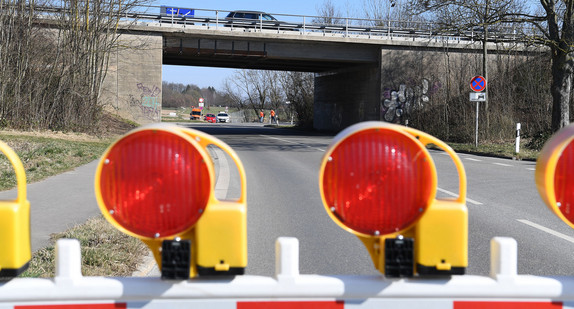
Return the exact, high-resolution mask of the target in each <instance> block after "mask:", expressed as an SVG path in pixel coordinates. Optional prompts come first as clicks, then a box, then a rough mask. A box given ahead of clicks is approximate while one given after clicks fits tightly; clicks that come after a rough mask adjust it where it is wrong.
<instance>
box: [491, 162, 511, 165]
mask: <svg viewBox="0 0 574 309" xmlns="http://www.w3.org/2000/svg"><path fill="white" fill-rule="evenodd" d="M492 164H496V165H500V166H512V165H510V164H504V163H498V162H494V163H492Z"/></svg>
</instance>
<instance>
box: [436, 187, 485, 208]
mask: <svg viewBox="0 0 574 309" xmlns="http://www.w3.org/2000/svg"><path fill="white" fill-rule="evenodd" d="M436 189H437V190H438V191H440V192H442V193H445V194H448V195H450V196H454V197H458V194H456V193H452V192H450V191H447V190H445V189H441V188H438V187H437V188H436ZM466 201H467V202H468V203H471V204H474V205H482V203H481V202H477V201H475V200H471V199H469V198H467V199H466Z"/></svg>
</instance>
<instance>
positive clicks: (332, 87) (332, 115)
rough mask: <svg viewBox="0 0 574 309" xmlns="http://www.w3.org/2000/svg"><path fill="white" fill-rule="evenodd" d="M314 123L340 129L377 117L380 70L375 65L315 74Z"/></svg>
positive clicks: (317, 125)
mask: <svg viewBox="0 0 574 309" xmlns="http://www.w3.org/2000/svg"><path fill="white" fill-rule="evenodd" d="M314 96H315V98H314V113H313V125H314V127H315V129H318V130H328V131H339V130H341V129H343V128H345V127H348V126H350V125H352V124H354V123H357V122H361V121H368V120H379V119H380V116H379V115H380V102H381V71H380V67H379V65H378V64H375V65H361V66H356V67H352V68H347V69H342V70H339V71H332V72H326V73H316V74H315V94H314Z"/></svg>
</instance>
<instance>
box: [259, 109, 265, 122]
mask: <svg viewBox="0 0 574 309" xmlns="http://www.w3.org/2000/svg"><path fill="white" fill-rule="evenodd" d="M264 117H265V114H263V110H261V111H260V112H259V122H261V123H263V118H264Z"/></svg>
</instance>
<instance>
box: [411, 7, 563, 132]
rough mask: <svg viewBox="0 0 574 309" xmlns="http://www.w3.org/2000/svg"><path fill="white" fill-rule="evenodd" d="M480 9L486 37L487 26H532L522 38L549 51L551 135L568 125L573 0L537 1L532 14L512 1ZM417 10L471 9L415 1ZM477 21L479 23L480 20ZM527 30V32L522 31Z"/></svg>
mask: <svg viewBox="0 0 574 309" xmlns="http://www.w3.org/2000/svg"><path fill="white" fill-rule="evenodd" d="M483 1H484V2H482V3H480V4H481V6H477V5H476V3H475V4H474V7H475V8H478V9H481V10H477V11H476V12H478V13H480V11H482V12H483V13H482V14H481V15H479V17H480V16H481V18H482V21H483V22H482V24H480V25H481V26H483V27H484V30H485V31H484V33H485V37H486V36H487V34H488V31H489V26H491V25H493V24H504V23H508V24H515V25H523V24H530V25H533V26H534V27H535V28H536V29H537V30H538V31H529V32H523V33H522V35H523V36H524V38H526V39H529V40H531V41H532V42H534V43H538V44H543V45H546V46H548V47H550V50H551V53H550V55H551V60H552V63H551V71H552V83H551V86H550V92H551V94H552V121H551V129H552V131H557V130H559V129H561V128H563V127H564V126H566V125H568V124H569V123H570V109H569V106H570V102H571V97H572V93H571V91H572V74H573V72H574V58H573V56H574V54H573V51H574V49H573V47H574V0H565V1H556V0H540V4H541V8H542V10H540V9H538V10H536V12H535V13H531V12H528V11H527V10H525V7H526V6H525V3H524V2H519V1H516V2H514V1H511V0H505V1H501V0H497V1H493V0H483ZM416 3H417V4H418V7H419V8H424V9H425V10H436V9H439V10H440V9H441V8H442V11H446V7H445V6H444V4H454V5H456V7H458V8H471V7H473V3H474V2H473V1H470V0H454V1H441V0H422V1H421V0H416ZM479 21H480V20H479ZM525 29H528V28H525Z"/></svg>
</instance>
